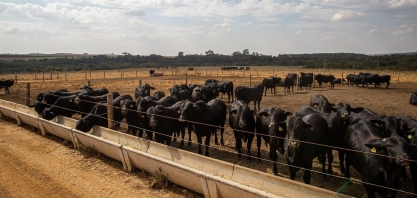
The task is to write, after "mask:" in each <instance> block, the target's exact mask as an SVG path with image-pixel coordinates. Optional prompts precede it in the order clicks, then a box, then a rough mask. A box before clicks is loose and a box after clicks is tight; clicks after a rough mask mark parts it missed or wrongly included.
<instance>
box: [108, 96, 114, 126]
mask: <svg viewBox="0 0 417 198" xmlns="http://www.w3.org/2000/svg"><path fill="white" fill-rule="evenodd" d="M113 120H114V114H113V94H112V93H108V94H107V125H108V128H109V129H113V128H114V124H113Z"/></svg>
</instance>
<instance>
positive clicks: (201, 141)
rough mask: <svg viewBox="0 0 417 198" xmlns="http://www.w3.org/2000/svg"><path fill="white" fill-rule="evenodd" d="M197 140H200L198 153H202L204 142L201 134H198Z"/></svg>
mask: <svg viewBox="0 0 417 198" xmlns="http://www.w3.org/2000/svg"><path fill="white" fill-rule="evenodd" d="M197 142H198V154H200V155H202V154H203V150H202V149H201V145H202V144H203V140H202V137H201V135H200V134H198V135H197Z"/></svg>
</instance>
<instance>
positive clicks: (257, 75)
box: [256, 69, 259, 78]
mask: <svg viewBox="0 0 417 198" xmlns="http://www.w3.org/2000/svg"><path fill="white" fill-rule="evenodd" d="M256 77H258V78H259V69H257V70H256Z"/></svg>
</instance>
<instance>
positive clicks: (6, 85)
mask: <svg viewBox="0 0 417 198" xmlns="http://www.w3.org/2000/svg"><path fill="white" fill-rule="evenodd" d="M13 84H14V80H0V89H2V88H4V91H5V93H6V94H10V91H9V88H10V87H11V86H13Z"/></svg>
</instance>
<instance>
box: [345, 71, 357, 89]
mask: <svg viewBox="0 0 417 198" xmlns="http://www.w3.org/2000/svg"><path fill="white" fill-rule="evenodd" d="M356 77H357V75H355V74H348V75H347V76H346V80H347V83H348V86H353V83H354V81H355V78H356Z"/></svg>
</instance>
